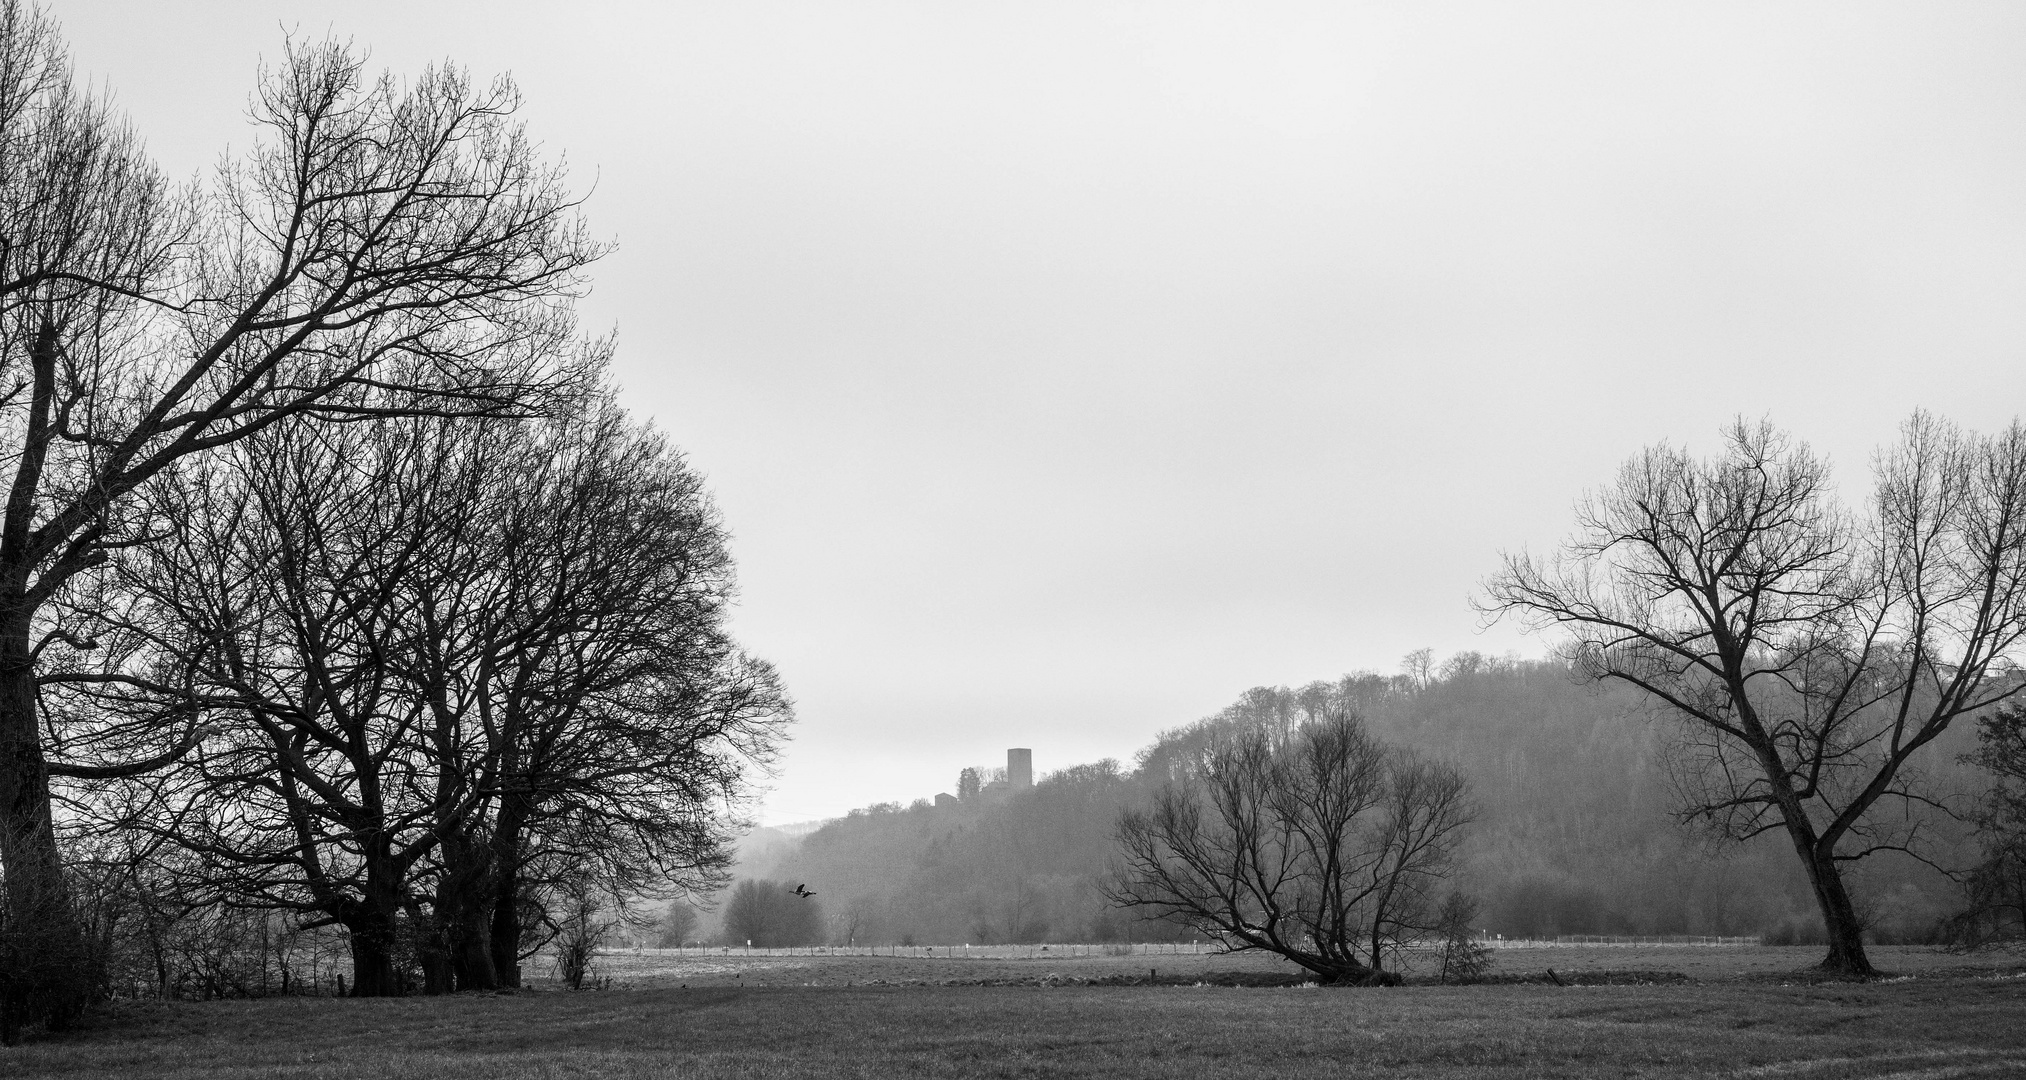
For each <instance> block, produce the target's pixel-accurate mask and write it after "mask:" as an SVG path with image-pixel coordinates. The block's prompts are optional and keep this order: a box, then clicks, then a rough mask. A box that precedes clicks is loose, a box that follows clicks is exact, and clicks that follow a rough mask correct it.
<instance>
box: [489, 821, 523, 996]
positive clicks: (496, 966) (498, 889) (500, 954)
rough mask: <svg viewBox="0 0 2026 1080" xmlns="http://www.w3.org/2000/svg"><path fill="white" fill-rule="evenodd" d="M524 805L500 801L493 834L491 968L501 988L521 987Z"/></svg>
mask: <svg viewBox="0 0 2026 1080" xmlns="http://www.w3.org/2000/svg"><path fill="white" fill-rule="evenodd" d="M526 821H527V812H526V806H525V802H524V800H523V799H521V798H520V797H518V796H508V797H507V798H505V799H503V800H501V802H500V808H499V817H498V819H497V821H496V823H495V824H494V826H493V833H492V851H493V868H492V884H493V894H492V935H491V936H492V941H491V946H492V965H493V971H494V972H495V974H496V975H497V976H498V978H499V984H500V985H501V986H508V987H518V986H520V985H521V905H520V890H521V829H522V828H523V827H524V826H525V824H526Z"/></svg>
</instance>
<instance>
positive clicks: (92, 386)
mask: <svg viewBox="0 0 2026 1080" xmlns="http://www.w3.org/2000/svg"><path fill="white" fill-rule="evenodd" d="M518 104H519V98H518V94H517V92H516V91H515V89H514V88H513V86H512V85H511V84H510V83H508V82H505V81H500V82H495V83H493V84H491V85H478V84H474V83H473V82H472V81H471V80H470V79H469V78H468V77H466V76H465V75H464V74H463V73H461V72H459V71H457V70H455V69H452V68H433V69H430V70H428V71H426V72H425V73H424V74H423V75H422V76H421V77H419V78H417V79H415V80H413V81H411V82H408V83H401V82H397V81H396V80H394V79H392V78H391V77H382V78H379V79H369V78H365V77H363V76H362V71H361V62H360V60H359V58H358V57H357V56H355V55H354V54H353V53H352V52H351V51H350V50H349V49H348V48H346V47H344V46H341V45H335V44H320V45H308V46H292V47H291V48H290V49H289V51H288V53H287V55H286V56H285V58H284V60H283V62H282V63H281V64H280V65H279V66H278V67H277V68H276V69H275V70H273V71H271V72H269V73H267V75H266V76H265V77H264V79H263V80H262V82H261V84H260V87H259V90H258V92H257V94H256V96H255V99H254V102H253V110H252V112H253V120H254V122H255V123H256V125H257V126H258V129H259V132H260V134H259V135H258V136H257V138H256V141H255V143H254V146H253V148H252V149H251V150H250V151H249V152H247V153H246V154H245V155H243V156H241V157H238V158H236V159H234V160H232V161H229V162H227V163H226V164H225V165H224V166H222V167H221V168H220V170H219V171H218V174H217V176H216V178H215V180H214V181H213V182H212V183H211V184H209V185H208V186H207V187H204V188H201V189H197V190H192V191H188V192H178V191H174V190H172V189H171V188H170V187H169V186H167V185H166V184H165V183H164V182H163V181H162V180H161V178H160V176H159V174H158V173H157V172H156V170H155V169H154V167H153V166H152V165H151V164H150V163H149V162H148V161H147V159H146V157H145V156H144V155H143V153H142V152H141V149H140V145H139V142H138V140H136V139H135V138H134V136H132V135H131V134H130V133H129V132H128V130H127V129H126V128H125V127H124V126H123V125H122V124H121V123H120V122H119V121H117V120H116V119H115V118H113V117H112V116H111V115H110V114H109V113H108V111H107V110H106V108H105V107H104V105H103V104H102V103H100V102H97V101H94V100H93V99H91V98H90V97H89V96H87V95H85V94H83V93H82V92H80V91H78V90H77V89H75V87H74V84H73V80H72V78H71V76H70V73H69V69H68V64H67V61H66V59H65V56H64V54H63V51H62V48H61V43H60V41H59V40H58V38H57V35H56V32H55V29H54V27H53V26H52V25H51V23H50V22H49V21H48V20H47V19H46V18H44V17H43V16H42V15H41V14H39V13H38V12H35V11H34V10H32V9H30V8H28V7H27V6H26V5H24V4H22V3H20V2H19V0H0V370H4V371H5V372H7V373H8V375H7V378H6V380H5V385H4V387H0V468H4V476H0V480H4V483H5V486H6V488H7V494H6V497H5V502H4V507H0V865H4V869H5V873H6V897H5V902H6V919H7V924H8V925H9V927H10V928H11V929H10V933H11V934H16V935H17V937H18V935H19V934H22V933H26V934H28V935H29V936H31V937H33V938H35V939H36V940H37V941H38V942H39V944H37V945H35V946H34V949H35V951H36V953H37V954H38V955H41V956H45V957H53V956H57V955H58V954H63V953H66V952H68V953H75V951H76V949H75V946H76V943H77V941H78V935H77V933H76V932H75V930H74V928H70V927H68V925H67V923H68V920H69V916H68V915H67V914H66V912H67V908H68V904H67V900H66V899H65V884H64V874H63V866H62V860H61V857H60V854H59V850H58V845H57V841H56V834H55V830H54V822H53V817H52V811H51V799H50V779H51V777H52V776H57V777H62V776H65V775H92V776H100V777H103V776H105V775H108V774H110V773H111V772H115V771H118V770H123V769H124V770H133V769H138V768H141V767H144V766H148V765H151V764H154V763H155V759H156V757H157V755H155V754H150V755H148V756H145V757H143V758H141V759H139V760H133V761H108V760H95V761H90V762H82V763H80V762H75V761H68V760H63V759H60V758H59V759H56V760H52V759H51V757H50V755H49V754H48V753H47V752H46V751H47V749H48V747H47V744H46V741H45V740H46V738H47V729H46V727H45V726H44V725H43V724H41V723H39V720H40V719H41V716H40V713H39V711H38V708H37V688H38V683H39V679H40V677H41V676H42V675H43V674H45V673H47V672H49V671H51V670H57V669H61V668H63V667H64V666H65V665H66V664H67V663H68V662H69V660H70V659H71V657H72V656H74V655H75V653H76V651H77V650H79V649H82V648H83V647H84V646H86V645H87V644H89V640H88V639H86V638H82V637H80V636H79V635H77V634H75V633H73V632H72V630H71V628H69V627H67V626H65V625H64V624H63V623H62V621H61V620H60V619H59V618H57V616H56V612H55V606H54V605H53V603H52V601H53V599H54V598H55V597H57V596H58V594H60V593H62V592H63V591H64V590H66V589H68V588H73V587H75V586H76V585H77V582H78V580H79V579H80V578H82V577H84V576H87V575H88V574H89V573H90V572H91V571H92V570H93V569H94V568H95V567H97V566H99V565H100V564H101V562H102V561H103V560H104V559H105V557H106V555H107V553H108V552H110V551H114V550H118V549H120V548H121V547H124V546H129V545H135V544H145V543H148V542H150V541H151V540H152V539H154V537H155V536H156V532H155V527H154V523H152V522H150V521H149V520H147V519H146V518H145V517H144V516H143V515H141V514H139V513H137V512H136V509H135V506H134V500H133V498H132V496H133V494H134V492H135V491H136V489H138V488H139V487H141V486H142V485H144V484H146V483H148V482H149V481H150V480H151V479H153V478H154V477H156V476H159V475H161V474H162V473H163V472H164V471H165V470H168V469H170V468H171V467H172V466H174V465H175V464H176V463H177V462H179V461H181V460H185V459H187V458H189V457H190V456H191V455H195V454H200V453H202V452H204V451H207V450H210V449H213V448H216V447H219V446H222V445H225V444H228V443H232V442H234V441H236V440H239V439H243V438H246V437H248V436H250V435H252V434H254V433H256V432H258V431H261V430H262V429H264V428H267V427H269V426H271V425H273V424H276V423H278V422H281V421H283V420H286V419H289V418H292V417H307V418H315V419H319V420H360V419H371V418H374V417H380V416H392V415H410V414H415V413H446V414H473V413H478V414H484V413H497V412H502V411H517V410H524V409H527V408H529V407H531V406H532V405H536V404H538V403H539V399H541V398H542V397H543V396H544V395H545V394H546V393H547V392H549V391H550V390H551V389H553V388H554V387H556V386H558V385H560V384H568V383H572V382H574V381H575V379H576V376H577V372H576V371H575V370H574V366H573V364H572V363H571V362H570V357H572V355H573V353H574V349H573V347H572V345H571V342H572V340H573V339H574V335H575V331H574V326H573V323H572V320H571V318H570V317H569V308H568V303H567V301H568V300H569V298H570V297H571V296H572V295H573V293H574V292H575V291H576V290H577V288H578V286H579V283H580V275H581V271H582V270H583V269H584V268H585V266H586V264H587V263H588V262H589V261H590V260H591V259H593V258H595V257H596V256H597V255H598V253H599V251H600V248H599V245H597V244H594V243H592V242H590V241H589V240H588V239H587V238H586V236H585V233H584V231H583V227H582V225H581V223H580V221H579V219H578V215H577V206H576V202H575V200H574V199H573V198H572V197H571V196H570V195H569V194H568V193H567V191H566V190H565V188H564V186H563V180H562V173H561V171H560V169H559V167H557V166H554V165H551V164H547V163H545V162H544V161H543V160H542V158H541V156H540V155H539V154H538V153H537V150H536V147H535V145H534V144H533V143H532V141H531V140H530V139H529V138H528V137H527V135H526V134H525V133H524V132H523V130H522V128H521V126H520V125H519V124H518V123H517V122H516V121H515V118H514V113H515V111H516V110H517V108H518ZM361 387H365V388H370V389H371V390H372V392H371V393H368V394H352V393H349V392H348V391H350V390H354V389H358V388H361ZM158 734H159V741H158V745H157V746H156V747H155V748H154V749H155V750H156V751H159V752H168V751H173V750H175V749H176V748H178V747H179V746H187V745H188V743H189V742H190V741H191V740H190V739H189V738H187V736H188V735H190V734H191V732H190V730H189V729H184V730H182V731H177V730H174V729H170V728H165V729H164V730H162V731H160V732H159V733H158ZM74 966H75V965H71V964H68V963H67V962H65V961H58V963H57V967H58V969H59V971H60V970H61V969H64V968H67V967H74ZM10 970H11V971H12V972H13V974H10V976H9V979H10V981H9V982H8V984H7V988H6V989H5V990H4V992H0V998H4V1001H0V1004H7V1005H9V1007H8V1008H7V1009H0V1012H5V1013H6V1015H7V1017H10V1018H12V1019H11V1021H10V1023H12V1022H18V1021H19V1019H20V1018H21V1016H22V1015H24V1011H25V1012H27V1013H38V1014H42V1015H48V1016H51V1017H54V1018H59V1019H60V1018H61V1017H62V1016H63V1015H65V1014H67V1013H68V1012H69V1011H71V1010H72V1009H73V1008H74V1006H75V1004H76V999H77V993H76V990H75V988H74V987H72V988H70V989H66V988H64V987H63V986H61V985H59V983H61V981H62V980H61V979H60V978H55V977H52V978H51V979H43V978H41V977H39V976H35V977H29V978H27V979H26V980H25V981H24V979H23V978H22V977H20V976H19V969H10ZM9 1003H11V1004H9Z"/></svg>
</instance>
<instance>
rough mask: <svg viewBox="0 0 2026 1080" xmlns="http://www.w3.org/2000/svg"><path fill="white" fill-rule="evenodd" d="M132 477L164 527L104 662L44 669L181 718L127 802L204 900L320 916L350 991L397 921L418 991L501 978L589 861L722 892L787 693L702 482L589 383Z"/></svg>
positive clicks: (136, 557)
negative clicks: (181, 729)
mask: <svg viewBox="0 0 2026 1080" xmlns="http://www.w3.org/2000/svg"><path fill="white" fill-rule="evenodd" d="M172 481H173V482H172ZM148 494H149V496H150V497H151V500H152V501H151V503H150V505H151V507H152V508H153V509H154V511H155V514H156V516H157V517H158V518H159V519H161V520H164V521H170V522H174V523H175V525H176V528H175V530H174V535H173V536H172V537H170V538H169V539H168V540H166V541H164V542H159V543H155V544H151V545H149V546H147V547H145V548H142V549H137V550H135V551H133V552H131V553H128V554H127V555H125V556H123V557H122V558H121V559H119V560H117V562H116V565H117V566H118V567H119V568H120V569H121V570H122V571H123V576H122V578H121V579H120V580H121V582H122V588H123V590H124V592H125V593H128V594H131V595H132V596H133V597H135V598H137V599H135V600H134V601H132V602H131V603H125V604H124V605H113V604H108V605H103V606H101V608H100V609H99V617H98V618H97V619H96V620H95V621H93V622H91V623H89V624H88V625H89V626H90V628H91V630H92V632H93V633H94V634H95V635H96V636H97V637H98V638H99V639H101V640H102V641H104V642H105V643H106V647H104V648H102V649H101V650H100V654H101V655H102V656H103V657H105V661H106V663H107V664H108V665H110V666H109V667H107V668H106V669H105V670H103V671H100V672H93V673H77V674H73V675H68V676H51V677H50V679H49V681H48V685H47V687H46V689H47V690H48V691H49V692H50V694H51V695H52V697H53V698H54V699H55V700H56V701H57V702H58V704H59V708H60V709H63V710H67V711H69V712H75V713H77V714H79V715H81V716H99V717H107V716H110V717H113V718H114V719H113V720H111V721H110V722H109V723H107V724H106V725H105V726H108V727H109V728H110V729H112V730H114V731H121V730H126V729H129V728H132V727H135V726H140V725H142V724H143V723H144V722H145V720H146V718H147V717H150V716H155V715H161V714H165V713H170V712H173V711H175V710H177V709H187V710H190V711H192V712H193V713H195V714H197V715H200V716H202V717H203V718H204V721H205V727H204V728H203V729H202V730H204V731H205V732H206V734H205V736H204V738H203V739H202V741H201V746H200V747H199V748H198V750H197V752H196V753H195V754H194V755H193V756H192V757H191V759H190V760H189V761H188V762H187V764H185V765H184V766H182V767H179V768H177V769H174V770H172V771H170V772H169V773H167V774H165V775H164V776H163V777H161V778H160V779H159V780H154V779H151V780H149V781H147V782H146V783H145V784H142V785H140V786H141V787H143V788H144V789H145V790H147V791H149V792H151V793H153V797H154V804H153V810H154V812H153V813H149V814H130V815H129V818H130V820H139V821H141V822H147V821H149V820H150V819H153V820H154V821H157V822H160V823H162V824H158V825H146V826H144V827H152V828H157V829H159V830H161V835H162V836H163V837H164V838H165V839H167V840H170V841H172V842H174V843H176V844H179V845H181V846H183V847H184V848H186V849H188V850H191V851H194V852H196V853H197V854H199V855H201V856H202V857H203V859H204V861H205V865H206V866H207V867H209V875H210V876H209V878H208V880H207V881H206V882H204V885H203V887H204V888H205V889H207V890H211V891H215V892H218V893H220V894H221V895H225V896H229V897H230V898H231V899H232V900H233V902H236V903H242V904H250V905H255V906H264V907H285V908H293V909H294V910H296V911H298V912H300V913H302V914H303V915H305V916H307V917H310V918H311V919H312V922H311V923H310V925H312V926H314V925H316V923H317V921H325V922H336V923H338V924H341V925H343V926H344V927H345V929H346V930H347V932H348V934H349V935H350V939H351V942H352V946H353V958H354V972H353V982H352V992H353V993H354V994H355V995H359V996H367V995H377V994H386V993H394V992H399V991H400V990H401V989H402V988H403V985H404V984H403V981H402V970H403V969H402V967H401V966H400V963H399V962H397V955H396V954H397V951H398V950H399V949H401V948H404V947H405V945H404V943H406V942H411V941H412V942H413V944H414V946H415V948H416V949H417V951H418V956H417V957H416V959H417V960H418V961H419V962H420V965H421V968H422V974H423V986H424V989H425V991H428V992H442V991H448V990H451V989H484V988H491V987H493V986H496V985H499V984H500V983H502V982H504V983H506V984H508V985H512V984H514V983H515V982H516V981H517V979H518V974H517V972H518V968H519V962H520V961H521V960H522V959H524V958H525V957H527V956H528V955H530V954H531V952H532V951H534V950H536V949H539V948H541V947H542V946H543V945H544V944H546V943H547V941H548V940H549V935H551V934H552V933H554V932H556V927H558V926H561V925H564V924H565V923H567V922H568V920H567V919H566V918H563V916H561V915H558V914H556V912H557V911H559V910H561V909H560V908H558V907H557V905H561V906H562V907H568V905H569V904H571V903H574V902H575V901H574V900H573V899H572V897H574V896H576V892H573V891H572V890H577V891H581V886H582V879H583V878H584V877H585V876H586V875H587V874H588V875H592V876H595V877H596V878H597V880H599V881H600V882H603V883H604V884H603V885H602V886H601V887H602V888H604V889H605V890H606V891H608V892H611V893H613V894H615V895H627V896H640V895H645V894H649V893H654V892H656V891H657V890H659V891H663V892H665V891H667V890H668V889H670V888H671V887H674V888H680V889H695V890H708V889H710V888H713V887H715V886H716V885H718V884H720V883H721V882H722V881H723V875H724V868H725V866H726V865H728V863H729V855H728V848H727V845H728V841H729V837H730V830H731V828H732V826H733V824H734V819H733V811H734V809H735V806H736V804H737V802H738V800H739V798H740V797H741V793H742V791H743V788H744V782H745V773H746V770H747V769H748V768H750V767H752V766H755V765H764V763H765V762H766V761H767V760H769V758H770V757H771V754H772V752H773V747H774V744H775V742H776V741H777V740H778V738H779V737H780V734H781V732H782V730H783V727H784V725H785V724H786V723H787V721H788V718H789V710H788V704H787V701H786V698H785V696H784V695H783V694H782V692H781V690H780V687H779V684H778V680H777V678H776V677H775V676H774V674H773V671H772V669H771V668H769V667H768V666H767V665H765V664H763V663H760V662H758V661H755V660H752V659H751V658H749V657H747V656H745V655H744V654H743V653H741V652H740V651H739V650H738V649H737V648H736V647H735V645H734V644H733V642H732V641H731V639H730V637H729V636H728V634H727V633H726V631H725V629H724V626H723V609H724V607H725V605H726V604H727V603H728V601H729V597H730V590H731V584H732V577H731V562H730V557H729V554H728V552H727V549H726V544H725V537H724V534H723V531H722V528H721V527H720V525H719V523H718V520H717V515H716V512H715V510H714V508H713V507H712V506H711V504H710V501H709V499H708V497H707V495H706V494H705V492H704V491H703V488H702V483H701V480H700V478H699V477H697V476H696V474H695V473H694V472H693V471H691V470H690V469H689V468H688V467H687V466H686V464H685V463H684V462H683V461H682V459H681V457H680V456H679V455H677V454H676V453H675V452H674V451H673V449H672V448H671V447H669V446H668V444H667V443H666V441H665V440H663V439H662V438H660V437H659V436H657V435H655V434H653V433H652V432H650V431H647V430H644V429H642V428H641V427H640V426H638V425H635V424H633V423H632V422H631V421H629V420H628V419H627V418H626V416H625V414H624V413H623V412H621V411H620V410H619V409H617V408H616V406H614V405H613V404H612V402H611V400H610V397H609V395H605V394H595V395H590V396H589V397H588V399H586V400H584V401H581V402H579V403H578V404H577V405H575V406H572V407H569V408H565V409H559V410H558V411H557V413H556V415H554V416H553V417H550V418H545V419H540V420H536V419H524V420H492V421H477V420H471V419H463V418H438V417H416V418H407V419H387V420H381V421H378V422H376V423H373V424H369V425H337V426H330V425H319V424H310V423H298V424H291V425H285V426H277V427H274V428H271V429H269V430H267V431H265V432H263V433H261V434H260V435H259V436H258V437H256V438H253V439H249V440H246V441H244V442H242V443H239V444H237V445H235V446H234V447H232V448H231V449H229V450H227V451H221V452H220V453H219V454H217V455H214V456H213V457H211V458H210V459H207V461H206V463H204V465H203V466H202V467H201V468H193V469H190V470H186V471H185V472H184V473H182V474H177V475H174V476H170V477H165V478H164V479H162V480H161V481H160V482H158V483H156V484H154V485H152V486H151V487H150V488H149V489H148ZM113 592H114V593H119V592H121V590H113ZM128 717H131V718H132V719H128ZM75 726H76V727H78V728H79V729H84V728H85V727H87V724H86V722H85V721H84V720H79V721H78V722H77V724H76V725H75ZM558 919H562V921H561V922H559V921H558ZM571 925H574V924H571ZM400 927H407V928H408V929H409V931H410V932H409V934H408V935H407V936H406V937H402V936H400V935H398V934H397V932H396V931H397V928H400Z"/></svg>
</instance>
